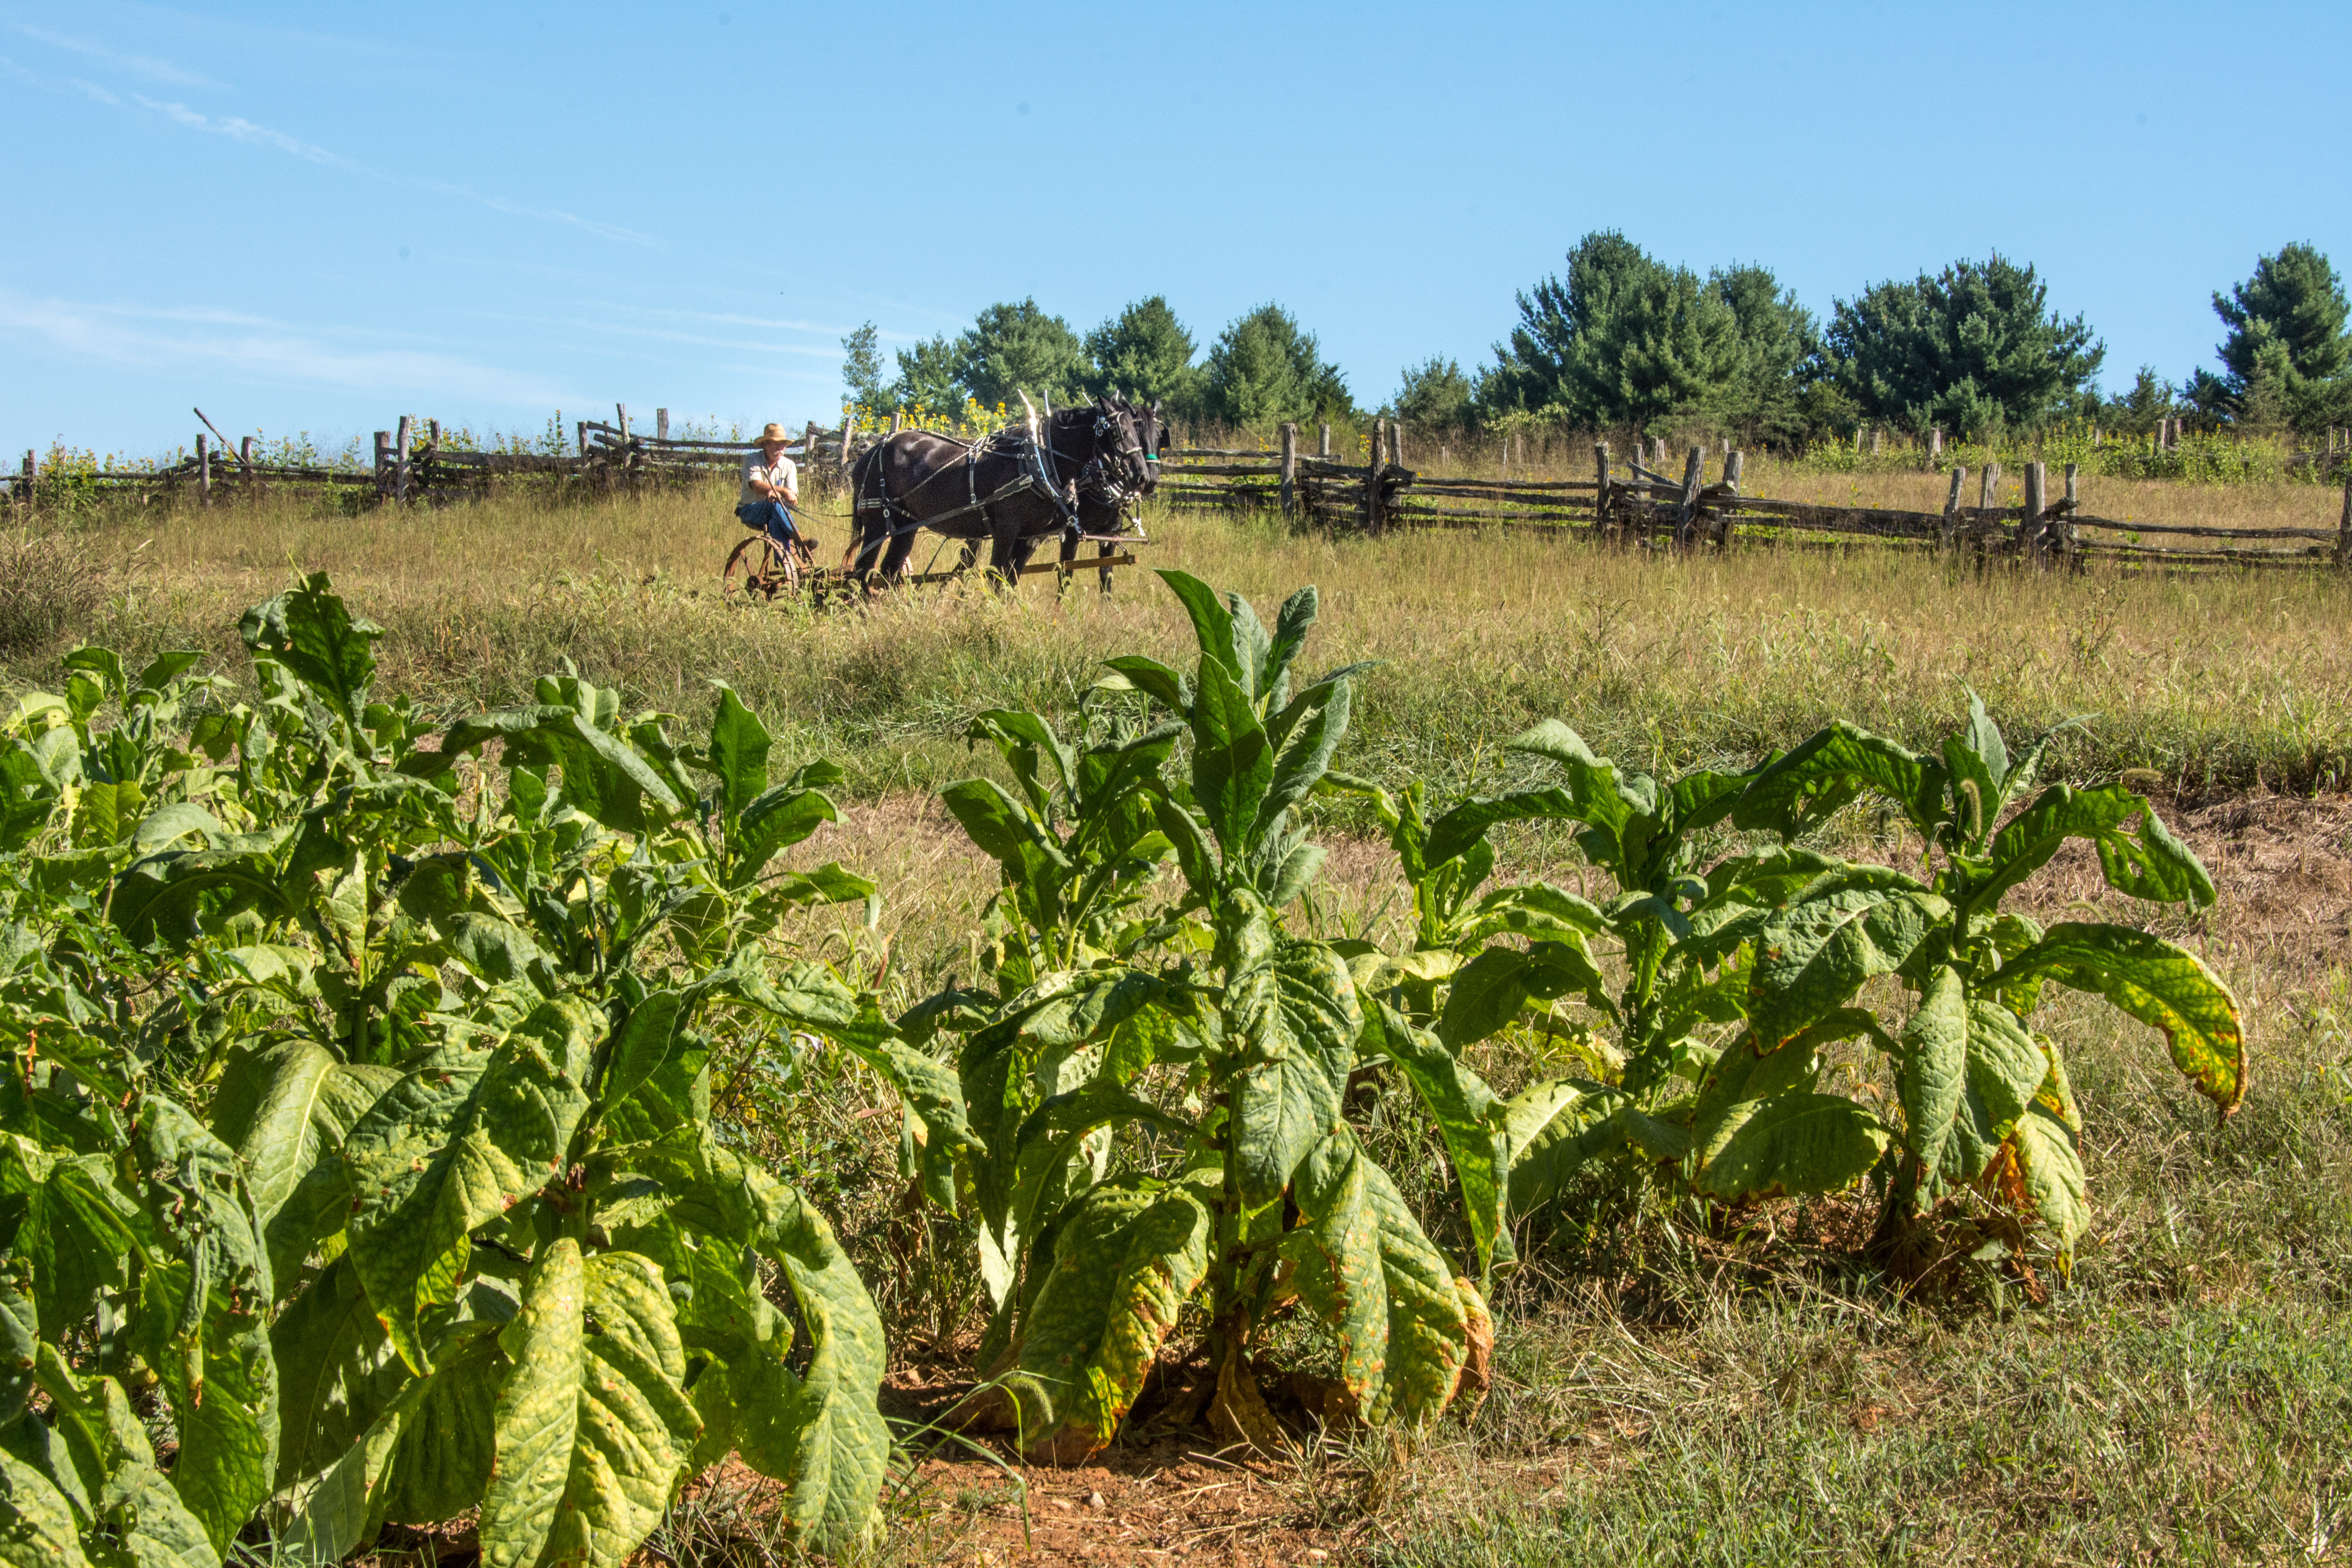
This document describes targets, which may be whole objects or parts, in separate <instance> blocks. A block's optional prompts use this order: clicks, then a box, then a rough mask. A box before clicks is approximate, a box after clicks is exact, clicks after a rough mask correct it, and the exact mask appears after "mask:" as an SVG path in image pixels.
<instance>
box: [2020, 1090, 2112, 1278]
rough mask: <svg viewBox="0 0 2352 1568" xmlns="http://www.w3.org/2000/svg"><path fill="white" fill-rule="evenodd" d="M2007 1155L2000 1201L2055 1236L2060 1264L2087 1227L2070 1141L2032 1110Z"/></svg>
mask: <svg viewBox="0 0 2352 1568" xmlns="http://www.w3.org/2000/svg"><path fill="white" fill-rule="evenodd" d="M2009 1152H2010V1156H2011V1159H2012V1160H2013V1161H2014V1162H2015V1164H2014V1166H2013V1167H2012V1169H2011V1171H2010V1172H2009V1173H2007V1174H2008V1176H2009V1180H2008V1181H2005V1182H2004V1183H2003V1186H2004V1189H2005V1193H2006V1195H2007V1196H2008V1197H2009V1199H2010V1201H2011V1203H2012V1204H2013V1205H2015V1206H2016V1207H2018V1208H2019V1209H2020V1210H2021V1211H2022V1212H2024V1213H2026V1214H2030V1215H2033V1216H2034V1217H2035V1218H2036V1219H2039V1220H2040V1221H2042V1224H2044V1225H2046V1226H2049V1227H2050V1228H2051V1229H2052V1230H2053V1231H2054V1232H2056V1233H2057V1237H2058V1247H2059V1251H2060V1255H2061V1258H2062V1261H2063V1258H2064V1256H2065V1255H2066V1254H2067V1253H2070V1252H2071V1251H2072V1250H2073V1248H2074V1240H2075V1238H2076V1237H2079V1236H2081V1235H2082V1234H2083V1232H2084V1229H2085V1228H2086V1227H2087V1226H2089V1225H2090V1223H2091V1205H2090V1199H2089V1196H2088V1189H2089V1182H2088V1179H2087V1178H2086V1177H2085V1176H2084V1173H2083V1156H2082V1152H2081V1151H2080V1150H2078V1149H2077V1148H2076V1147H2075V1142H2074V1135H2073V1134H2072V1133H2070V1132H2069V1131H2067V1130H2066V1128H2065V1127H2064V1126H2063V1124H2062V1123H2061V1122H2060V1121H2058V1120H2057V1119H2056V1118H2055V1117H2053V1116H2050V1115H2048V1114H2046V1113H2045V1112H2044V1111H2043V1110H2042V1107H2041V1106H2040V1105H2038V1104H2037V1105H2036V1106H2034V1107H2033V1109H2032V1110H2029V1111H2028V1112H2027V1113H2026V1114H2025V1116H2024V1117H2023V1118H2022V1119H2021V1120H2020V1121H2019V1122H2018V1124H2017V1131H2016V1132H2015V1133H2014V1134H2013V1135H2012V1136H2011V1140H2010V1150H2009Z"/></svg>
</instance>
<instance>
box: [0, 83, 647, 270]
mask: <svg viewBox="0 0 2352 1568" xmlns="http://www.w3.org/2000/svg"><path fill="white" fill-rule="evenodd" d="M0 71H5V72H6V73H7V74H8V75H10V76H13V77H16V79H19V80H23V81H27V82H31V83H34V84H36V85H37V86H40V87H45V88H49V89H70V90H72V91H75V92H79V93H80V94H82V95H83V96H84V97H86V98H88V99H89V100H91V101H92V102H96V103H102V104H105V105H107V106H109V107H110V108H115V109H122V110H130V111H131V112H134V113H135V112H137V110H146V111H147V112H148V113H150V114H157V115H161V116H163V118H164V119H165V120H168V121H171V122H172V123H173V124H174V125H178V126H181V127H183V128H184V129H186V130H189V131H197V132H203V133H205V135H208V136H222V137H226V138H227V139H228V140H229V141H232V142H244V143H245V144H246V145H247V146H251V147H265V148H268V149H269V150H271V151H273V152H278V153H285V154H286V155H287V156H289V157H291V158H299V159H301V160H302V161H303V162H304V163H315V164H317V165H318V166H319V167H320V168H324V169H337V170H341V171H342V172H343V173H345V174H352V175H354V176H356V177H358V178H360V179H364V180H373V181H376V182H378V183H381V184H389V185H403V186H405V187H407V188H408V189H411V190H418V191H430V192H432V193H433V194H435V195H443V196H450V197H454V198H455V199H457V200H458V201H465V202H472V203H474V204H475V205H478V206H484V207H488V209H489V210H490V211H492V212H495V213H504V214H506V215H507V216H510V217H520V218H528V219H530V220H531V221H532V222H534V223H551V224H558V225H561V226H563V227H566V228H576V229H578V230H580V231H581V232H582V233H583V234H593V235H595V236H596V237H599V238H601V239H610V240H615V241H618V242H620V243H622V244H625V245H641V246H644V247H647V248H649V249H654V250H667V249H668V248H669V247H668V246H667V244H665V243H664V242H663V241H661V240H659V239H657V238H656V237H654V236H652V235H649V234H646V233H643V232H641V231H639V230H637V229H634V228H625V227H623V226H621V225H619V224H613V223H602V222H599V221H597V220H596V219H594V218H590V217H583V216H580V215H579V214H578V213H573V212H566V211H564V210H563V209H562V208H561V207H551V206H541V205H538V204H536V203H532V202H519V201H516V200H514V199H512V198H511V197H508V196H502V195H498V194H497V193H495V192H490V191H478V190H476V189H474V188H473V187H472V186H471V185H460V184H452V183H450V182H449V181H446V180H428V179H425V178H423V177H421V176H419V175H415V174H392V173H389V172H387V171H385V170H383V169H375V168H371V167H369V166H368V165H367V164H365V163H360V162H358V161H357V160H355V159H352V158H346V157H344V156H343V155H342V154H341V153H337V152H334V151H332V150H331V149H330V148H326V147H321V146H320V145H319V144H318V143H317V142H305V141H304V140H302V138H300V137H299V136H295V135H292V134H290V133H289V132H284V131H279V130H278V129H276V128H275V127H272V126H268V125H262V124H257V123H256V122H255V121H250V120H247V119H246V118H244V117H243V116H242V115H235V114H207V113H205V111H204V110H200V109H193V108H191V107H189V106H188V105H187V104H185V103H182V102H179V101H177V100H168V101H167V100H159V99H152V98H149V97H147V96H146V95H145V94H143V93H136V92H134V93H132V94H131V96H130V99H129V100H128V101H126V100H123V99H122V98H120V97H118V96H116V95H115V94H114V93H112V92H110V91H108V90H107V89H105V88H102V87H100V86H99V85H97V84H96V83H94V82H89V81H84V80H82V79H80V78H79V77H48V76H43V75H41V74H40V73H38V72H36V71H31V70H27V69H26V68H25V67H23V66H22V65H19V64H18V63H17V62H16V61H15V60H12V59H10V58H7V57H5V56H0Z"/></svg>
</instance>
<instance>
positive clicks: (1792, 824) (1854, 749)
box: [1731, 721, 1949, 839]
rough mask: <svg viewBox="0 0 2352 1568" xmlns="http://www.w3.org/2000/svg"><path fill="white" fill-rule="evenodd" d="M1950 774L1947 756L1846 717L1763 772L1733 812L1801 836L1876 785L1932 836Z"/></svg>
mask: <svg viewBox="0 0 2352 1568" xmlns="http://www.w3.org/2000/svg"><path fill="white" fill-rule="evenodd" d="M1948 777H1949V775H1948V773H1946V772H1945V771H1944V767H1943V764H1942V763H1937V762H1932V761H1930V760H1929V759H1927V758H1926V757H1923V756H1921V755H1919V754H1918V753H1917V752H1913V751H1911V750H1909V749H1908V748H1906V747H1904V746H1901V745H1898V744H1896V743H1895V742H1893V741H1890V740H1887V739H1886V738H1885V736H1882V735H1874V734H1872V733H1871V732H1870V731H1867V730H1862V729H1857V728H1856V727H1854V726H1853V725H1852V724H1848V723H1845V722H1844V721H1839V722H1837V723H1835V724H1832V725H1831V726H1830V727H1829V728H1828V729H1826V730H1822V731H1819V732H1818V733H1816V734H1814V735H1813V736H1811V738H1810V739H1808V740H1805V741H1803V742H1800V743H1799V744H1798V745H1797V746H1796V747H1795V748H1794V749H1793V750H1791V751H1790V752H1789V753H1788V754H1787V755H1786V756H1783V757H1781V758H1780V759H1778V760H1777V761H1775V762H1773V763H1771V764H1770V765H1769V766H1767V767H1766V768H1764V769H1763V770H1762V771H1761V772H1760V773H1758V774H1757V775H1756V777H1755V778H1754V780H1752V781H1751V782H1750V783H1749V784H1748V787H1747V789H1746V790H1745V791H1744V792H1743V793H1742V794H1741V795H1740V797H1739V801H1738V805H1735V806H1734V807H1733V808H1732V812H1731V819H1732V821H1733V822H1735V823H1737V824H1738V826H1741V827H1745V828H1749V829H1755V828H1765V829H1769V830H1771V831H1774V832H1778V833H1780V834H1782V835H1783V836H1784V837H1793V836H1794V834H1795V833H1796V832H1797V831H1798V830H1800V829H1801V828H1802V827H1804V826H1807V825H1809V824H1811V823H1816V822H1819V821H1821V820H1822V818H1823V817H1825V816H1828V815H1829V814H1830V813H1831V812H1833V811H1835V810H1836V809H1837V808H1838V807H1840V806H1842V805H1845V804H1846V802H1848V801H1850V800H1852V799H1853V798H1854V796H1855V795H1859V794H1861V793H1862V792H1863V791H1864V790H1865V789H1870V790H1875V791H1877V792H1878V793H1879V794H1881V795H1887V796H1890V797H1891V798H1892V799H1894V800H1895V803H1896V804H1897V805H1901V806H1902V807H1903V810H1904V814H1905V815H1906V816H1908V817H1909V818H1910V819H1911V823H1912V826H1914V827H1915V828H1916V829H1917V830H1918V832H1919V834H1920V836H1921V837H1927V838H1931V839H1932V838H1933V837H1934V834H1935V829H1936V825H1937V823H1938V822H1939V821H1941V820H1942V818H1943V816H1944V795H1945V789H1944V786H1945V783H1946V781H1947V779H1948Z"/></svg>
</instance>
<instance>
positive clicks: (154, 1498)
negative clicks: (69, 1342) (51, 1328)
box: [0, 1345, 220, 1568]
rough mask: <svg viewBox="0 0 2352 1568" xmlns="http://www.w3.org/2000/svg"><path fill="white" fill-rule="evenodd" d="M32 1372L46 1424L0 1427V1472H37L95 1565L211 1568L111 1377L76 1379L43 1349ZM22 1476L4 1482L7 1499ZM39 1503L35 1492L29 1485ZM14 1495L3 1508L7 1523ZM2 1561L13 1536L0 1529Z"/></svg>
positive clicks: (204, 1542) (208, 1549)
mask: <svg viewBox="0 0 2352 1568" xmlns="http://www.w3.org/2000/svg"><path fill="white" fill-rule="evenodd" d="M35 1375H36V1377H37V1380H38V1382H39V1384H40V1387H41V1391H42V1392H43V1393H44V1394H47V1396H48V1402H49V1407H48V1417H49V1418H48V1420H47V1422H44V1421H42V1419H41V1418H40V1417H39V1416H37V1415H24V1416H22V1417H20V1418H19V1419H18V1420H17V1421H16V1423H15V1424H14V1425H13V1426H8V1427H6V1428H5V1429H0V1465H5V1464H8V1463H16V1464H20V1465H22V1466H24V1467H26V1468H29V1469H30V1470H32V1471H33V1472H35V1474H36V1478H37V1479H38V1480H40V1481H42V1482H45V1483H46V1484H47V1486H48V1487H49V1488H50V1489H51V1490H52V1491H53V1492H54V1493H55V1494H56V1495H57V1496H58V1497H59V1498H60V1499H62V1500H63V1501H64V1503H65V1504H66V1505H67V1507H68V1509H69V1510H70V1516H71V1520H72V1522H73V1523H74V1524H75V1525H77V1526H79V1529H80V1531H82V1532H83V1533H82V1536H81V1540H80V1542H79V1547H80V1550H81V1551H82V1552H87V1553H88V1560H89V1562H91V1563H96V1564H98V1565H99V1568H215V1564H216V1563H218V1562H219V1561H220V1559H219V1556H218V1554H217V1553H216V1552H215V1551H214V1550H213V1545H212V1542H211V1541H210V1540H209V1539H208V1538H207V1537H206V1535H205V1527H204V1525H203V1523H202V1522H201V1521H199V1520H197V1518H196V1517H195V1516H194V1514H192V1513H190V1512H189V1511H188V1510H187V1508H186V1507H185V1505H184V1504H183V1503H182V1502H181V1501H180V1499H179V1495H178V1494H177V1493H175V1492H174V1491H173V1489H172V1483H171V1482H170V1481H168V1480H166V1479H164V1478H163V1474H162V1472H160V1471H159V1470H157V1469H156V1468H155V1453H154V1449H153V1448H152V1447H151V1446H150V1444H149V1442H148V1440H147V1432H146V1428H145V1426H144V1425H143V1424H142V1422H141V1421H140V1419H139V1417H138V1416H137V1415H135V1414H133V1412H132V1411H131V1402H130V1400H129V1399H127V1398H126V1397H124V1395H123V1393H122V1389H121V1385H120V1384H117V1383H116V1382H115V1381H114V1379H112V1378H110V1377H103V1376H100V1377H89V1378H83V1377H78V1376H76V1375H75V1373H74V1372H73V1370H72V1369H71V1368H70V1367H68V1365H67V1364H66V1363H65V1360H64V1358H63V1357H62V1356H60V1355H58V1352H57V1351H56V1350H55V1349H54V1348H52V1347H50V1346H47V1345H43V1346H41V1347H40V1349H39V1351H38V1352H37V1372H36V1373H35ZM21 1474H22V1472H21V1471H17V1472H14V1473H12V1474H11V1475H10V1476H9V1481H10V1483H12V1484H10V1485H9V1487H8V1489H9V1491H10V1492H12V1493H14V1492H15V1491H16V1485H15V1484H14V1483H16V1482H17V1480H18V1479H19V1477H20V1476H21ZM26 1492H27V1493H29V1494H30V1500H32V1501H34V1502H35V1503H36V1504H37V1503H38V1502H39V1501H41V1499H40V1495H39V1492H38V1490H37V1489H36V1488H32V1487H29V1486H28V1487H26ZM15 1501H16V1498H15V1497H11V1498H10V1499H8V1500H7V1501H5V1502H0V1521H5V1516H6V1514H7V1512H8V1511H9V1510H8V1506H7V1503H8V1502H15ZM0 1542H9V1543H8V1544H5V1545H0V1562H9V1563H14V1562H16V1561H17V1560H18V1559H17V1557H16V1550H17V1548H16V1544H15V1531H12V1530H11V1529H10V1523H9V1522H0ZM81 1560H82V1559H81V1558H80V1557H79V1555H74V1554H68V1555H65V1556H63V1557H62V1558H61V1557H60V1556H58V1555H56V1554H47V1555H45V1556H43V1557H41V1558H39V1559H37V1561H40V1562H42V1563H45V1564H46V1565H47V1568H56V1565H57V1564H58V1563H60V1562H67V1563H70V1562H76V1561H81Z"/></svg>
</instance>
